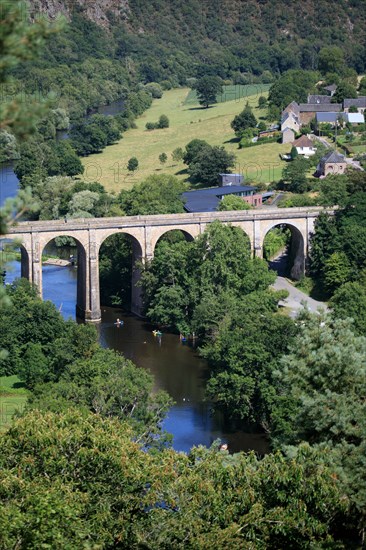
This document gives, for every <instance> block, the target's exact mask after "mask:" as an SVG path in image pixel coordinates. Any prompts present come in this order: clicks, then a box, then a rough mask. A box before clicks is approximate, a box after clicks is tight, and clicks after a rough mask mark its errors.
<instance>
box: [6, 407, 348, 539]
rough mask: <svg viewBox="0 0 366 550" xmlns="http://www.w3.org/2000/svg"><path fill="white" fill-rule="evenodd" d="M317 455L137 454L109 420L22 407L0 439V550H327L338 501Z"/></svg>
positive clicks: (127, 434)
mask: <svg viewBox="0 0 366 550" xmlns="http://www.w3.org/2000/svg"><path fill="white" fill-rule="evenodd" d="M325 459H326V454H325V453H323V454H321V453H320V452H316V453H315V452H314V451H312V450H311V449H310V447H308V446H306V445H303V446H301V447H300V448H299V450H298V453H297V456H296V457H295V458H293V459H288V458H285V457H283V456H282V455H280V454H274V455H268V456H266V457H265V458H264V459H263V460H258V459H257V458H256V457H255V455H254V453H251V454H248V455H245V454H242V453H240V454H236V455H233V456H230V455H228V454H227V452H226V451H217V449H213V448H212V449H210V450H208V449H206V448H203V447H199V448H196V449H193V450H192V452H191V454H190V455H188V456H187V455H185V454H183V453H177V452H175V451H173V450H164V451H161V452H156V451H155V452H151V453H149V452H146V451H144V450H142V449H141V448H140V447H139V446H138V444H137V443H136V442H134V441H133V432H132V431H131V428H130V427H128V426H126V425H125V424H123V423H121V422H120V421H118V420H111V419H103V418H101V417H100V416H98V415H91V414H83V413H82V412H81V411H78V410H69V411H67V412H65V413H61V414H56V413H50V412H47V413H41V412H40V411H33V412H30V413H28V415H27V416H25V417H24V418H21V419H19V420H17V421H15V422H14V424H13V426H12V427H11V429H10V430H9V431H8V432H7V433H6V434H5V435H4V437H3V438H2V440H1V443H0V481H1V483H0V498H1V500H2V514H1V516H0V548H2V549H5V548H7V549H8V548H32V549H36V548H37V549H39V548H62V549H63V550H64V549H66V550H69V549H70V550H71V549H72V550H77V549H83V548H84V549H85V548H210V547H212V548H223V547H224V546H226V545H227V544H229V545H232V547H233V548H263V549H264V548H284V547H289V548H315V547H317V548H325V547H328V548H329V547H331V545H332V541H333V540H334V538H333V535H332V533H333V532H334V527H335V526H336V522H337V520H338V519H339V518H340V517H342V515H343V514H344V513H345V511H346V507H347V500H346V499H344V498H342V497H341V495H340V493H339V491H338V488H337V482H336V480H335V479H334V476H333V475H332V472H331V471H330V470H329V469H328V468H327V467H326V465H325V464H324V462H325ZM332 547H334V546H332ZM339 547H342V546H339Z"/></svg>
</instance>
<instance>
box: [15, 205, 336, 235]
mask: <svg viewBox="0 0 366 550" xmlns="http://www.w3.org/2000/svg"><path fill="white" fill-rule="evenodd" d="M320 212H328V213H330V214H332V213H334V208H319V207H305V208H304V207H301V208H273V209H268V210H267V209H266V210H240V211H226V212H207V213H206V212H200V213H193V214H188V213H184V214H163V215H150V216H119V217H113V218H81V219H68V220H66V221H65V220H46V221H28V222H19V223H18V224H17V225H16V226H14V227H10V228H9V231H8V234H19V233H31V232H47V231H55V230H61V231H65V230H66V229H67V230H68V231H72V230H82V229H107V228H111V227H116V228H122V227H145V226H163V225H191V224H197V223H198V224H200V223H202V224H205V223H210V222H212V221H214V220H218V221H221V222H226V223H228V222H229V223H230V222H239V221H246V222H248V221H256V220H258V221H259V220H289V219H298V218H314V217H317V216H318V215H319V213H320Z"/></svg>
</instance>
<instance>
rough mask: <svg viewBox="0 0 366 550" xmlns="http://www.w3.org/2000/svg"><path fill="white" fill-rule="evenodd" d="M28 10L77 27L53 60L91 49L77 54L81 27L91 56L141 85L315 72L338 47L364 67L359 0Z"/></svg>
mask: <svg viewBox="0 0 366 550" xmlns="http://www.w3.org/2000/svg"><path fill="white" fill-rule="evenodd" d="M32 10H33V13H34V12H39V11H43V12H47V13H48V14H49V15H50V16H51V17H54V16H55V14H56V13H57V12H58V11H62V12H63V13H64V14H65V15H66V16H67V18H68V19H69V20H70V21H73V19H75V18H77V20H78V23H77V26H78V30H79V32H78V33H76V36H75V35H74V36H73V34H72V33H70V32H69V33H68V39H67V40H68V42H69V45H68V48H65V44H62V43H60V40H61V39H59V40H56V41H55V44H54V47H53V48H51V52H50V55H51V54H52V55H53V56H54V58H55V59H57V58H59V57H60V53H59V52H60V48H57V45H58V46H63V47H61V53H62V54H63V55H65V54H67V51H65V50H69V53H71V52H72V58H73V59H74V60H76V58H78V57H79V58H80V56H82V55H83V53H85V50H86V49H88V48H87V47H86V44H82V47H81V48H80V40H81V36H80V27H82V26H83V25H81V24H80V19H81V20H84V26H85V27H87V28H88V29H89V31H92V32H91V35H90V34H88V33H84V39H85V41H86V42H88V43H89V45H90V47H92V49H93V56H97V57H98V56H102V57H104V55H106V54H107V53H108V56H109V57H113V58H116V59H125V60H127V65H128V67H129V70H130V71H132V72H133V71H138V72H139V73H140V74H141V77H142V79H143V80H144V81H162V80H169V81H170V82H171V84H173V85H174V84H181V83H183V82H184V80H185V78H187V77H190V76H199V75H201V74H203V73H205V74H207V73H208V72H211V73H214V74H218V75H219V76H221V77H223V78H233V77H234V78H236V79H237V80H240V79H242V80H245V79H250V78H251V77H252V75H254V76H258V75H262V78H264V79H266V78H268V79H271V76H272V75H276V74H278V73H282V72H284V71H285V70H287V69H291V68H298V67H301V68H303V69H314V68H317V64H318V54H319V51H320V50H321V48H322V47H324V46H338V47H340V48H341V49H342V51H343V52H344V54H345V56H346V61H347V63H348V65H349V66H350V67H353V68H354V69H356V70H357V72H359V73H361V72H363V71H364V70H365V67H366V10H365V2H364V0H339V1H337V2H334V1H333V0H305V1H303V2H297V1H294V0H291V1H288V0H286V1H285V0H230V1H229V0H173V1H172V0H149V1H148V2H147V1H146V0H122V1H121V0H98V1H96V2H95V1H93V2H92V1H91V0H47V1H46V0H33V1H32ZM86 21H88V22H86ZM94 25H97V26H98V27H99V29H98V33H95V31H93V27H94ZM101 28H102V29H103V30H101ZM81 32H82V33H83V30H82V29H81ZM95 34H98V40H97V42H98V43H97V45H96V48H95V44H94V42H93V37H94V35H95ZM81 41H83V40H81ZM102 43H103V47H102V48H101V44H102ZM76 44H78V46H79V48H77V47H74V46H75V45H76ZM100 50H102V51H100ZM106 50H108V52H107V51H106ZM70 61H71V59H70ZM267 71H269V72H270V73H271V74H268V73H267ZM263 73H264V75H263ZM243 83H245V82H243Z"/></svg>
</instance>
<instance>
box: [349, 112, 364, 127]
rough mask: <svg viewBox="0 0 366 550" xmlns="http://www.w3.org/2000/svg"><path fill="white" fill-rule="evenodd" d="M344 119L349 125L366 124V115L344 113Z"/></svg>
mask: <svg viewBox="0 0 366 550" xmlns="http://www.w3.org/2000/svg"><path fill="white" fill-rule="evenodd" d="M344 119H345V121H346V122H348V123H349V124H355V125H356V124H365V115H364V114H362V113H344Z"/></svg>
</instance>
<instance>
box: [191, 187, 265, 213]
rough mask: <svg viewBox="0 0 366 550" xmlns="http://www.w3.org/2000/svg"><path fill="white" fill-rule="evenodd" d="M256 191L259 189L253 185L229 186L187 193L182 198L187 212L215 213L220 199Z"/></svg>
mask: <svg viewBox="0 0 366 550" xmlns="http://www.w3.org/2000/svg"><path fill="white" fill-rule="evenodd" d="M256 190H257V188H256V187H252V186H251V185H227V186H224V187H210V188H209V189H197V191H186V192H185V193H182V198H183V199H185V201H186V202H185V204H184V208H185V209H186V210H187V212H214V211H215V210H216V208H217V206H218V204H219V202H220V199H219V197H221V196H223V195H233V194H234V193H241V192H245V191H253V192H255V191H256Z"/></svg>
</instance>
